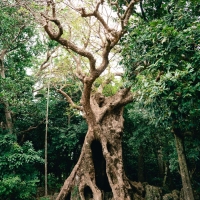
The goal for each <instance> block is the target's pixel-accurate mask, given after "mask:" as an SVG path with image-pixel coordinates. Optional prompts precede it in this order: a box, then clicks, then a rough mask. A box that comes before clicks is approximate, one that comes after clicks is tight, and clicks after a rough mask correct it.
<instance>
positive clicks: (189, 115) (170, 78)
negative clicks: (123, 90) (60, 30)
mask: <svg viewBox="0 0 200 200" xmlns="http://www.w3.org/2000/svg"><path fill="white" fill-rule="evenodd" d="M160 2H161V4H155V2H154V1H148V2H145V4H143V5H142V6H143V7H142V9H143V11H144V10H145V15H144V13H143V14H142V15H141V18H138V17H135V18H133V28H130V34H129V36H128V37H127V38H126V39H125V40H124V42H123V44H124V50H123V56H124V59H123V61H122V62H123V64H124V66H125V67H126V70H127V76H128V78H129V79H130V80H135V77H136V76H137V75H138V74H140V75H138V77H139V78H137V84H136V87H135V90H137V91H138V94H139V96H140V97H139V98H140V99H145V104H146V105H151V108H152V109H154V111H155V114H156V116H157V118H158V120H159V121H160V122H162V123H163V121H164V122H165V123H166V124H167V127H169V128H170V130H172V132H173V133H174V135H175V141H176V149H177V153H178V159H179V166H180V173H181V178H182V184H183V191H184V198H185V199H194V197H193V192H192V188H191V184H190V177H189V173H188V168H187V163H186V158H185V153H184V145H183V141H184V138H185V137H186V135H188V134H189V135H193V137H195V140H199V136H198V134H197V133H198V131H197V130H198V129H199V120H198V119H197V118H198V117H197V118H196V116H199V112H198V111H199V108H198V105H199V103H198V101H199V100H198V95H199V84H198V82H199V81H198V76H199V75H198V74H199V69H198V64H197V62H199V58H200V57H199V45H198V40H199V39H198V38H199V33H200V30H199V25H198V24H199V19H198V13H199V10H198V9H197V7H198V6H199V4H198V3H197V2H195V1H194V2H190V1H171V2H170V3H168V4H166V3H165V2H164V1H160ZM183 12H187V13H186V14H184V15H183ZM130 27H131V26H130ZM141 71H142V72H141ZM140 72H141V73H140ZM194 113H195V114H194ZM193 114H194V115H193Z"/></svg>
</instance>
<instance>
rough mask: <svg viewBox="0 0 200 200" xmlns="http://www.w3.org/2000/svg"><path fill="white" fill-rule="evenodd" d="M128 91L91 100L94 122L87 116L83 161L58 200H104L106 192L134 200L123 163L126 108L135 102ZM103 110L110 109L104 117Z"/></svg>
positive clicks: (64, 186)
mask: <svg viewBox="0 0 200 200" xmlns="http://www.w3.org/2000/svg"><path fill="white" fill-rule="evenodd" d="M124 91H125V90H124ZM124 91H122V93H123V95H122V94H120V93H121V92H119V93H118V94H117V95H114V96H112V97H107V98H105V97H102V95H100V96H99V98H101V101H99V99H97V98H96V96H95V95H93V96H92V97H91V108H92V112H93V114H94V118H93V119H92V118H88V117H87V116H86V121H87V122H88V132H87V134H86V137H85V141H84V144H83V147H82V151H81V155H80V158H79V160H78V162H77V164H76V165H75V167H74V169H73V171H72V172H71V174H70V176H69V177H68V178H67V180H66V181H65V183H64V185H63V187H62V189H61V191H60V193H59V195H58V197H57V200H64V199H78V198H80V199H81V200H87V199H95V200H103V199H104V194H105V193H106V192H111V193H112V195H113V197H112V199H115V200H131V199H133V197H132V191H133V190H132V189H133V188H134V189H135V187H134V186H133V185H132V184H131V182H130V181H129V180H128V178H127V177H126V175H125V172H124V167H123V159H122V131H123V121H124V119H123V107H124V103H125V102H126V103H127V102H129V101H130V100H131V99H132V97H131V95H130V93H126V92H124ZM120 95H121V97H122V96H123V98H121V97H120ZM117 98H121V100H119V101H117V100H116V99H117ZM102 99H104V100H102ZM116 101H117V102H118V103H116ZM97 102H98V103H97ZM100 108H102V110H104V108H108V109H107V111H106V112H104V114H103V116H102V112H100V111H99V109H100ZM100 110H101V109H100ZM86 112H87V110H86Z"/></svg>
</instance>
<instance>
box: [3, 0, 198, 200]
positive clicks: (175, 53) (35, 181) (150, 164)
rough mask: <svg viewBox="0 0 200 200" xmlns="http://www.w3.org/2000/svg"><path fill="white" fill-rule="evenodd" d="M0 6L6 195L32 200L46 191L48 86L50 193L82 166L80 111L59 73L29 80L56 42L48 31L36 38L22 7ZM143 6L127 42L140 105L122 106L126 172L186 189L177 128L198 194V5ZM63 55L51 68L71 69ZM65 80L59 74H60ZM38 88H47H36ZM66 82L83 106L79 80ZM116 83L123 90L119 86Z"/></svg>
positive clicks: (128, 80)
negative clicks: (48, 36) (7, 114)
mask: <svg viewBox="0 0 200 200" xmlns="http://www.w3.org/2000/svg"><path fill="white" fill-rule="evenodd" d="M119 2H120V5H121V6H122V7H123V6H125V5H126V2H125V1H119ZM0 6H1V7H0V18H1V22H0V23H1V26H0V56H1V59H0V64H1V68H0V69H1V72H3V71H4V73H5V77H4V76H2V74H1V76H0V199H2V200H3V199H4V200H7V199H8V200H9V199H13V200H14V199H16V200H20V199H26V200H28V199H36V197H37V191H38V188H41V187H42V188H43V187H44V143H45V117H46V103H47V98H48V97H47V82H48V81H49V80H50V81H51V84H50V105H49V116H48V187H49V189H50V192H56V191H58V190H59V188H60V186H61V184H62V183H63V181H64V180H65V179H66V177H67V176H68V175H69V173H70V171H71V169H72V168H73V166H74V165H75V164H76V162H77V159H78V157H79V154H80V151H81V147H82V144H83V140H84V136H85V132H86V130H87V125H86V123H85V122H84V121H83V119H82V115H81V113H77V112H75V111H74V110H73V109H72V108H71V107H70V106H69V104H68V103H67V102H66V101H65V100H64V99H63V97H62V96H61V95H60V94H58V93H57V91H56V89H57V88H59V84H61V82H62V80H61V79H60V78H58V79H60V80H59V81H57V80H56V81H55V80H54V79H55V77H54V78H52V79H48V78H49V77H48V75H46V74H45V75H44V76H43V77H41V76H39V75H38V74H37V76H33V75H32V74H31V75H28V74H29V73H28V72H30V71H31V72H33V71H34V72H35V71H37V68H38V66H40V65H41V63H42V62H43V61H44V59H43V57H44V56H41V55H44V54H45V53H46V52H47V51H49V50H52V49H53V48H55V47H56V46H57V44H55V43H52V42H46V41H48V40H47V39H46V37H45V39H44V40H45V41H41V40H42V37H43V36H41V35H42V32H40V33H38V31H37V29H38V27H36V25H35V24H34V23H33V19H32V18H31V17H30V16H28V14H27V13H26V12H25V11H24V10H23V9H21V8H20V7H16V6H14V4H5V3H2V2H0ZM139 7H140V11H138V9H135V10H134V12H133V16H132V18H131V21H130V24H129V26H128V27H127V33H126V34H125V35H124V37H123V40H122V41H121V47H122V52H121V55H122V60H121V65H122V66H123V67H124V70H125V77H124V79H123V80H124V82H125V83H124V85H125V86H126V85H128V86H130V85H131V86H132V91H133V93H134V96H135V101H134V103H131V104H130V105H128V106H127V107H126V108H125V114H124V118H125V128H124V133H125V134H124V140H123V149H124V161H125V170H126V173H127V176H128V177H129V178H130V179H132V180H136V181H140V182H148V183H149V184H152V185H156V186H160V187H163V188H164V192H166V193H167V192H170V191H171V190H173V189H178V190H181V188H182V183H181V179H180V175H179V165H178V159H177V150H176V147H175V141H174V135H173V133H174V130H178V131H179V133H180V136H181V137H182V138H184V147H185V154H186V157H187V164H188V168H189V171H190V175H191V180H192V185H193V188H194V189H195V191H196V193H198V192H200V190H199V188H200V181H199V180H200V171H199V170H200V162H199V156H200V135H199V132H200V99H199V96H200V70H199V63H200V45H199V39H200V23H199V14H200V5H199V3H198V1H195V0H193V1H192V0H191V1H183V0H180V1H175V0H171V1H165V0H163V1H155V0H148V1H144V2H143V1H141V2H140V6H139ZM122 12H123V9H122ZM47 43H48V44H47ZM4 50H6V52H5V51H4ZM65 56H66V55H65ZM68 56H69V55H67V56H66V57H68ZM66 57H59V58H57V60H56V59H54V62H55V64H56V65H57V66H59V65H60V66H61V65H62V62H61V61H60V60H61V58H62V61H65V62H66V63H68V64H69V65H70V64H71V61H69V60H70V59H68V60H67V58H66ZM65 59H66V60H65ZM28 69H29V70H30V69H31V70H30V71H29V70H28ZM58 69H59V67H58ZM60 70H61V69H60ZM68 71H69V69H68ZM60 74H62V75H63V74H64V71H61V72H60ZM69 74H70V72H68V75H69ZM65 75H66V74H64V76H65ZM59 76H60V75H59ZM62 78H63V76H62ZM98 81H99V82H101V81H102V80H101V79H100V78H99V79H98V80H97V81H96V84H97V85H98V84H99V82H98ZM39 82H42V86H43V87H42V88H41V89H40V90H38V91H36V90H35V88H36V87H37V86H38V85H39ZM58 82H59V84H58ZM63 82H64V83H66V82H67V84H70V87H69V88H65V89H64V90H65V91H66V92H67V93H68V94H70V95H71V96H73V99H75V101H76V100H78V99H79V97H80V95H81V91H80V88H79V85H78V84H76V83H74V82H75V79H73V78H72V77H70V78H67V77H65V80H64V81H63ZM113 84H115V85H116V88H117V86H118V85H119V82H118V81H116V82H113ZM110 88H111V87H110V85H109V84H108V85H107V86H106V87H105V90H104V93H105V96H108V95H110V94H114V93H115V91H111V89H110ZM112 88H113V87H112ZM116 88H115V89H116ZM116 90H117V89H116ZM8 106H9V109H8V110H9V112H10V113H11V116H12V123H13V130H12V134H10V133H9V131H8V130H7V127H6V117H5V110H6V109H5V108H6V107H8ZM42 195H44V193H42Z"/></svg>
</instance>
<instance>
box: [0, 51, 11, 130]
mask: <svg viewBox="0 0 200 200" xmlns="http://www.w3.org/2000/svg"><path fill="white" fill-rule="evenodd" d="M5 54H6V50H3V51H2V52H1V54H0V70H1V71H0V72H1V73H0V74H1V78H3V79H5V68H4V57H5ZM3 104H4V113H5V121H6V125H5V127H6V129H7V130H8V132H9V133H11V134H12V133H13V123H12V116H11V111H10V110H9V104H8V102H7V101H3Z"/></svg>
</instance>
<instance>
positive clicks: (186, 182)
mask: <svg viewBox="0 0 200 200" xmlns="http://www.w3.org/2000/svg"><path fill="white" fill-rule="evenodd" d="M174 133H175V134H174V136H175V142H176V149H177V154H178V162H179V167H180V174H181V179H182V185H183V191H184V199H185V200H194V195H193V190H192V186H191V182H190V176H189V172H188V167H187V163H186V157H185V152H184V145H183V137H181V136H180V134H179V133H178V132H177V131H176V130H175V131H174Z"/></svg>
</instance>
